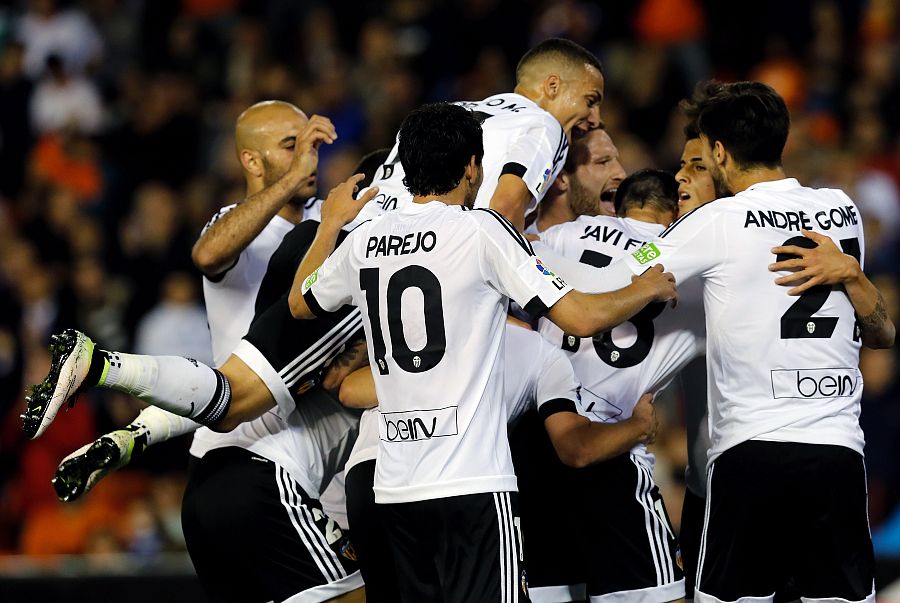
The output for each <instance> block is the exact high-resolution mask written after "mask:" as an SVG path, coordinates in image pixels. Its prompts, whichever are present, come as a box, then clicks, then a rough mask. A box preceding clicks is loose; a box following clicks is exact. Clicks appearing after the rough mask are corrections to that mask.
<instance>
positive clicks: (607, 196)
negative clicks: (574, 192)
mask: <svg viewBox="0 0 900 603" xmlns="http://www.w3.org/2000/svg"><path fill="white" fill-rule="evenodd" d="M617 190H619V189H618V187H616V188H609V189H606V190H605V191H603V192H602V193H600V200H601V201H609V202H611V201H613V200H614V199H615V198H616V191H617Z"/></svg>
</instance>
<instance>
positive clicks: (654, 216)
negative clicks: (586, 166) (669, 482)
mask: <svg viewBox="0 0 900 603" xmlns="http://www.w3.org/2000/svg"><path fill="white" fill-rule="evenodd" d="M677 203H678V183H677V182H676V181H675V178H674V177H673V176H672V175H671V174H669V173H668V172H663V171H660V170H640V171H638V172H635V173H634V174H632V175H631V176H629V177H627V178H626V179H625V180H624V181H623V182H622V183H621V185H620V186H619V189H618V192H617V193H616V198H615V206H616V210H617V212H618V214H619V216H620V217H610V216H593V215H582V216H579V217H578V218H577V219H576V220H575V221H573V222H566V223H563V224H560V225H557V226H554V227H553V228H550V229H548V230H546V231H544V232H543V233H542V234H541V241H542V242H543V243H544V244H545V245H547V246H549V247H550V248H552V249H554V250H555V251H557V252H558V253H560V254H562V255H563V256H565V257H568V258H570V259H575V260H578V261H580V262H582V263H584V264H589V265H592V266H598V267H602V266H605V265H607V264H609V263H610V262H611V261H612V260H615V259H618V258H620V257H622V256H624V255H625V254H627V253H628V252H629V251H634V250H636V249H638V248H640V247H641V245H643V242H644V241H647V240H651V239H654V238H656V237H657V236H658V235H659V234H660V233H661V232H662V231H663V230H664V229H665V227H666V226H668V225H669V224H670V223H671V222H672V221H673V220H674V219H675V216H676V214H677V212H678V205H677ZM585 284H586V285H589V283H585ZM687 324H690V323H686V321H685V312H684V308H683V304H681V303H680V304H679V306H678V307H676V308H664V306H663V305H662V304H653V305H650V306H648V307H647V308H645V309H644V310H642V311H641V312H639V313H638V314H637V315H635V316H633V317H632V318H631V319H630V320H629V321H628V322H627V323H626V324H623V325H621V326H619V327H616V328H615V329H613V330H612V331H608V332H605V333H602V334H600V335H596V336H594V337H593V338H580V337H576V336H574V335H571V334H568V333H564V332H563V331H562V330H560V329H559V327H557V326H556V325H554V324H552V323H551V322H550V321H547V320H541V325H540V331H541V334H542V335H543V336H544V337H545V338H547V340H548V341H550V342H552V343H554V344H555V345H557V346H559V347H560V348H561V349H562V350H565V351H566V352H567V354H568V356H569V359H570V360H571V362H572V365H573V367H574V368H575V375H576V377H577V378H578V380H579V381H580V383H581V404H582V408H583V409H584V411H585V414H586V415H587V416H588V417H590V418H591V420H592V421H596V422H599V423H601V424H615V423H618V422H620V421H622V420H627V419H629V418H630V417H631V414H632V409H633V408H634V403H635V400H637V399H638V397H639V396H640V395H641V394H643V393H644V392H654V393H657V392H659V391H660V390H661V389H663V388H664V387H666V385H668V383H669V382H670V381H671V379H672V378H673V377H674V376H675V375H676V374H677V372H678V371H679V370H680V369H681V368H682V367H683V366H685V364H687V363H688V362H689V361H690V360H691V359H692V358H694V357H695V356H696V355H697V354H698V353H699V352H700V347H699V346H700V345H702V341H703V340H702V335H703V333H702V325H698V330H699V333H697V332H696V331H695V330H692V329H690V328H688V327H687V326H686V325H687ZM695 324H696V323H695ZM654 461H655V459H654V456H653V454H651V453H650V452H648V451H647V448H646V446H645V445H644V444H643V443H636V445H635V446H634V447H633V448H632V449H631V450H628V451H625V452H624V454H620V455H618V456H616V457H615V458H612V459H610V460H607V461H605V462H603V463H600V464H597V465H594V466H592V467H590V468H589V469H586V470H585V471H583V472H582V473H581V475H580V476H579V485H580V486H581V488H580V489H579V494H581V495H582V496H584V497H586V499H587V506H588V508H589V509H590V513H591V515H592V517H593V520H592V521H589V522H586V523H585V524H584V525H583V526H582V528H581V529H582V530H583V531H584V533H585V535H584V538H585V540H586V541H588V542H591V543H601V542H602V543H603V546H599V547H598V546H593V547H588V548H586V550H585V551H584V552H583V553H582V554H583V555H584V556H585V557H586V564H587V571H586V575H585V577H586V578H587V592H588V595H589V597H590V598H591V600H592V601H603V600H609V599H612V600H629V601H630V600H647V601H673V600H677V599H681V598H682V597H684V579H683V575H682V572H681V568H680V567H679V563H678V560H677V555H678V542H677V540H676V538H675V535H674V533H673V530H672V527H671V524H670V522H669V520H668V516H667V514H666V510H665V505H664V503H663V500H662V498H661V496H660V494H659V489H658V488H657V487H656V484H655V483H654V481H653V466H654ZM547 506H549V507H550V509H551V512H552V510H553V508H554V505H553V504H552V503H550V502H548V503H547V505H545V507H547ZM544 511H545V512H546V508H545V509H544ZM524 519H525V521H526V525H531V524H534V523H536V521H535V518H532V517H529V516H527V515H526V516H525V517H524ZM530 540H531V542H535V538H534V535H531V538H530ZM538 542H539V544H538V548H541V549H544V550H547V549H549V550H553V551H556V550H558V549H559V548H560V544H561V543H560V538H559V536H558V534H556V533H554V532H553V531H550V530H542V531H541V532H540V533H539V536H538ZM548 562H552V561H548Z"/></svg>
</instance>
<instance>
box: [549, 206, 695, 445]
mask: <svg viewBox="0 0 900 603" xmlns="http://www.w3.org/2000/svg"><path fill="white" fill-rule="evenodd" d="M662 231H663V226H662V225H660V224H656V223H647V222H641V221H638V220H634V219H631V218H615V217H611V216H580V217H579V218H578V219H576V220H574V221H572V222H565V223H563V224H559V225H557V226H554V227H552V228H549V229H547V230H545V231H544V232H542V233H541V241H542V242H543V243H544V244H545V245H547V246H549V247H550V248H551V249H553V250H554V251H556V252H557V253H559V254H561V255H563V256H564V257H566V258H568V259H570V260H577V261H579V262H581V263H582V264H587V265H590V266H595V267H604V266H607V265H609V264H610V262H612V261H614V260H617V259H619V258H621V257H622V256H624V255H626V254H627V253H629V252H635V251H637V250H638V249H640V248H641V246H643V244H644V242H645V241H649V240H651V239H654V238H656V237H657V236H659V234H660V233H661V232H662ZM595 272H596V271H595ZM566 280H567V282H568V283H569V284H570V285H572V286H573V287H575V288H576V289H578V290H581V291H590V290H593V289H595V288H596V284H597V280H598V279H597V275H596V274H595V275H594V278H592V279H590V280H587V281H585V282H581V280H582V279H580V278H579V276H578V275H576V274H575V273H573V274H572V275H571V276H570V275H568V274H567V275H566ZM684 314H685V312H684V311H683V309H682V308H679V307H676V308H671V307H668V306H667V304H659V303H656V304H650V305H649V306H647V307H646V308H645V309H644V310H642V311H641V312H639V313H638V314H636V315H635V316H634V317H632V318H631V320H629V321H627V322H625V323H623V324H621V325H619V326H617V327H615V328H614V329H612V330H611V331H607V332H604V333H598V334H597V335H595V336H594V337H585V338H581V337H576V336H574V335H571V334H568V333H563V331H562V330H561V329H560V328H559V327H557V326H556V325H555V324H553V323H552V322H551V321H549V320H547V319H542V320H541V322H540V332H541V335H543V336H544V337H545V338H546V339H547V340H549V341H550V342H552V343H553V344H555V345H557V346H559V347H560V348H561V349H563V350H565V351H566V352H567V353H568V356H569V359H570V360H571V362H572V365H573V367H574V368H575V375H576V376H577V377H578V380H579V381H580V382H581V411H582V413H583V414H585V416H587V417H588V418H590V419H591V420H593V421H597V422H601V423H615V422H618V421H623V420H625V419H627V418H629V417H630V416H631V413H632V411H633V410H634V405H635V403H636V402H637V401H638V398H640V397H641V395H643V394H644V393H646V392H657V391H659V390H660V389H662V388H663V387H665V386H666V384H668V383H669V381H670V380H671V379H672V377H673V376H674V375H675V374H676V373H677V372H678V371H679V370H681V368H682V367H683V366H684V365H685V364H687V363H688V362H689V361H690V360H691V359H692V358H693V357H695V356H696V355H697V354H698V353H702V350H701V349H700V346H702V343H703V341H702V339H703V333H702V329H699V331H700V332H699V333H698V332H696V331H697V330H698V329H691V328H690V326H691V325H692V324H693V325H696V324H697V322H696V321H694V322H693V323H692V322H691V321H687V320H686V319H685V316H684ZM632 452H634V453H635V454H637V455H639V456H641V457H643V458H645V459H646V460H647V461H648V462H650V463H652V461H653V457H652V455H650V454H649V453H647V450H646V446H644V445H643V444H639V445H638V446H636V447H635V449H634V450H633V451H632Z"/></svg>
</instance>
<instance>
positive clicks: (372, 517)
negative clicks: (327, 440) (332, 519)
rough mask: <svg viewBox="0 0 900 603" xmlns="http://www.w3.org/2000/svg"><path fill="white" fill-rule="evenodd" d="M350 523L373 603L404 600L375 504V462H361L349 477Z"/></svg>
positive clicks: (360, 565)
mask: <svg viewBox="0 0 900 603" xmlns="http://www.w3.org/2000/svg"><path fill="white" fill-rule="evenodd" d="M345 482H346V490H347V520H348V521H349V523H350V539H351V540H352V541H353V548H354V549H355V550H356V556H357V562H358V563H359V569H360V571H361V572H362V576H363V580H364V581H365V583H366V599H367V600H368V601H369V602H370V603H394V602H395V601H398V600H399V598H400V595H399V591H398V587H397V569H396V567H395V565H394V553H393V551H392V549H391V547H390V545H389V544H388V540H387V534H386V532H385V529H384V526H383V524H382V522H381V520H380V518H379V517H378V507H377V506H376V505H375V493H374V492H373V490H372V485H373V483H374V482H375V461H374V460H371V461H365V462H362V463H359V464H357V465H355V466H353V467H352V468H350V470H349V471H347V475H346V479H345Z"/></svg>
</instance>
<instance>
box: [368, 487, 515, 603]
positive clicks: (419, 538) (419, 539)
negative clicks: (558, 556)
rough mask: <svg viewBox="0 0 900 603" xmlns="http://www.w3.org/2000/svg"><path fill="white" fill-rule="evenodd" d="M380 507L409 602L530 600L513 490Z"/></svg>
mask: <svg viewBox="0 0 900 603" xmlns="http://www.w3.org/2000/svg"><path fill="white" fill-rule="evenodd" d="M377 506H378V510H379V515H380V517H381V518H382V520H383V522H384V526H385V529H386V530H387V533H388V540H389V541H390V543H391V547H392V548H393V549H394V560H395V562H396V567H397V581H398V584H399V587H400V600H401V601H403V602H404V603H422V602H425V601H443V602H444V603H522V602H525V601H528V600H529V599H528V587H527V580H526V576H525V569H524V567H523V559H522V540H521V538H522V533H521V531H520V530H519V517H518V513H517V511H516V494H515V493H514V492H493V493H484V494H468V495H465V496H451V497H448V498H436V499H433V500H423V501H416V502H409V503H394V504H379V505H377Z"/></svg>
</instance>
